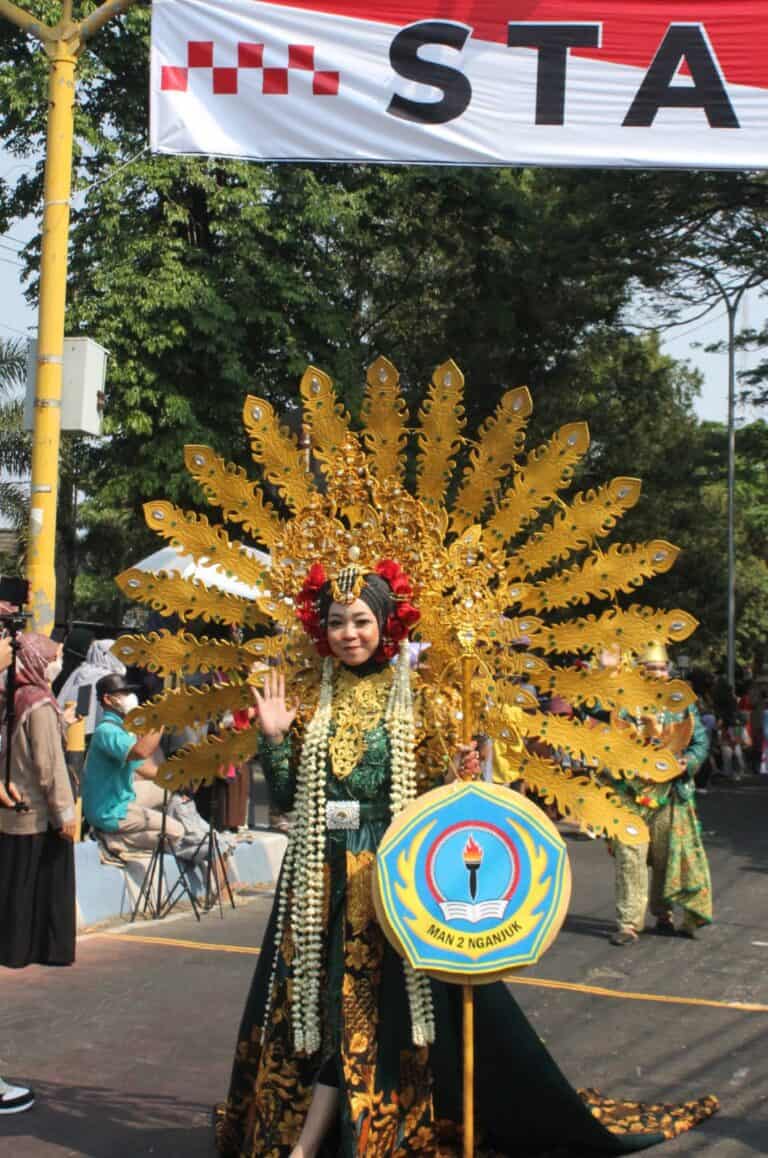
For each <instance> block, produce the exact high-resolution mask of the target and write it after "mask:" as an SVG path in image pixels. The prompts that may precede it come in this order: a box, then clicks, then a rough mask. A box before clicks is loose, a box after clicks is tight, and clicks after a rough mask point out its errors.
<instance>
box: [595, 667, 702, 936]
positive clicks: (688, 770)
mask: <svg viewBox="0 0 768 1158" xmlns="http://www.w3.org/2000/svg"><path fill="white" fill-rule="evenodd" d="M603 659H604V662H605V657H603ZM640 662H641V665H642V667H643V669H644V671H645V672H646V674H647V675H649V676H651V677H653V678H654V679H659V680H666V679H668V678H669V659H668V656H667V651H666V648H665V647H663V646H662V645H660V644H652V645H651V646H649V647H648V649H647V650H646V651H645V653H644V654H643V656H642V657H641V660H640ZM686 714H687V715H689V716H690V717H691V718H692V723H693V728H692V731H691V738H690V742H689V743H688V744H687V746H686V747H685V748H684V750H683V751H682V753H681V755H680V775H679V776H678V777H677V778H676V779H675V780H673V781H672V782H667V783H665V784H650V783H648V782H647V781H641V780H639V779H638V780H636V781H624V782H622V783H621V784H620V785H619V786H618V790H619V791H620V792H621V793H622V794H623V795H624V797H625V798H626V799H627V800H628V802H629V803H630V804H631V807H632V808H634V809H636V810H637V812H638V813H639V815H641V816H642V817H643V819H644V820H645V822H646V824H647V825H648V832H649V835H650V841H649V844H647V845H643V844H640V845H632V846H630V845H627V844H623V843H622V842H621V841H615V842H614V845H613V855H614V861H615V866H616V918H617V930H616V932H615V933H614V934H613V936H612V937H611V944H613V945H631V944H634V943H635V942H636V941H637V939H638V937H639V935H640V933H641V932H642V931H643V928H644V926H645V913H646V909H647V908H648V907H649V901H650V910H651V914H652V915H653V916H654V917H655V918H656V927H655V932H656V933H658V934H660V935H662V936H669V937H671V936H675V934H676V933H677V932H679V934H680V935H681V936H683V937H688V938H693V937H695V936H696V929H697V928H699V927H700V926H701V925H707V924H710V923H711V921H712V888H711V884H710V878H709V865H708V863H707V854H706V852H705V851H704V846H703V844H702V842H701V835H700V825H699V821H698V818H697V816H696V808H695V803H694V801H695V792H696V786H695V782H694V776H695V774H696V772H697V770H698V768H699V766H700V764H701V763H702V761H703V760H704V758H705V757H706V755H707V751H708V747H709V744H708V740H707V734H706V730H705V728H704V726H703V724H702V722H701V718H700V716H699V712H698V709H697V708H696V705H695V704H692V705H691V706H690V708H688V709H687V713H679V712H678V713H675V712H662V713H658V714H656V715H653V716H643V717H642V718H638V719H630V722H631V723H632V725H633V727H635V728H636V729H638V731H640V733H641V734H642V735H643V736H644V737H645V738H647V739H650V740H651V742H653V741H654V740H656V739H660V738H661V735H662V730H663V729H664V728H665V727H668V726H669V725H674V724H679V723H682V722H683V721H684V719H685V715H686ZM648 865H650V873H651V888H650V898H649V892H648ZM675 906H680V907H681V908H682V909H683V922H682V925H681V927H680V929H679V930H677V929H676V928H675V924H674V919H673V912H674V908H675Z"/></svg>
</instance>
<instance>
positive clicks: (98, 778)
mask: <svg viewBox="0 0 768 1158" xmlns="http://www.w3.org/2000/svg"><path fill="white" fill-rule="evenodd" d="M96 695H97V698H98V700H99V703H100V704H101V707H102V709H103V712H104V714H103V717H102V720H101V723H100V724H99V725H98V726H97V728H96V731H95V732H94V733H93V738H92V740H91V746H90V748H89V749H88V756H87V757H86V761H85V769H84V784H83V814H84V816H85V818H86V820H87V821H88V823H89V824H90V825H91V826H92V827H93V828H94V830H95V832H96V835H97V836H98V837H100V838H101V839H102V840H103V841H104V844H105V845H106V847H107V848H108V849H109V851H110V852H114V853H117V854H118V855H119V854H120V853H123V852H134V851H143V850H151V849H154V848H155V847H156V845H157V841H158V837H159V835H160V827H161V824H162V811H161V810H162V804H163V790H162V789H161V788H159V787H158V786H157V785H156V784H154V783H153V781H154V778H155V775H156V773H157V765H156V764H155V762H154V761H153V760H152V759H151V757H152V755H153V753H154V752H155V751H156V750H157V748H158V747H159V744H160V739H161V733H160V732H148V733H147V734H146V735H145V736H141V737H137V736H135V735H134V734H133V732H129V731H128V729H127V728H126V726H125V717H126V716H127V715H128V713H129V712H131V711H133V709H134V708H135V707H137V706H138V699H137V697H136V695H135V693H134V691H133V688H132V687H131V686H129V685H128V684H126V683H125V680H124V678H123V677H122V676H120V675H117V674H116V673H115V674H110V675H105V676H102V678H101V679H100V680H99V681H98V683H97V684H96ZM165 831H166V834H167V836H168V838H169V839H170V841H171V843H172V844H173V845H175V844H176V843H177V842H178V841H180V840H181V838H182V836H183V835H184V828H183V825H182V824H180V823H179V821H178V820H174V819H173V817H171V816H169V817H167V818H166V824H165Z"/></svg>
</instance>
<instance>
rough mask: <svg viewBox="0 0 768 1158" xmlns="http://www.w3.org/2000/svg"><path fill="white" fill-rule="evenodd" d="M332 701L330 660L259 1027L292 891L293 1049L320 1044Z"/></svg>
mask: <svg viewBox="0 0 768 1158" xmlns="http://www.w3.org/2000/svg"><path fill="white" fill-rule="evenodd" d="M332 700H333V661H332V660H331V659H330V658H328V659H326V660H325V662H324V664H323V674H322V679H321V682H320V698H319V701H318V705H317V709H316V711H315V714H314V715H313V717H312V719H311V720H310V722H309V724H308V725H307V730H306V733H305V736H304V743H303V745H302V749H301V756H300V758H299V768H298V775H297V780H296V813H295V819H294V823H293V827H292V832H291V835H290V837H289V841H288V848H287V850H286V855H285V863H284V868H283V874H282V879H281V886H280V894H279V899H278V909H277V919H276V926H275V956H274V959H273V963H272V970H271V974H270V979H269V988H268V996H267V1003H266V1007H265V1010H264V1018H263V1021H262V1028H263V1029H265V1028H266V1026H267V1024H268V1022H269V1017H270V1014H271V1012H272V1002H273V997H274V987H275V978H276V975H277V964H278V959H279V954H280V944H281V941H282V937H283V932H284V928H285V917H286V912H287V908H288V898H289V896H291V895H292V896H293V912H292V914H291V935H292V939H293V947H294V956H293V994H292V1002H291V1023H292V1028H293V1037H294V1046H295V1049H296V1051H297V1052H298V1053H302V1052H306V1053H307V1054H312V1053H314V1052H315V1051H316V1050H318V1049H319V1048H320V1040H321V1034H320V1017H319V1008H320V968H321V964H322V946H323V928H322V917H323V862H324V855H325V777H326V765H327V760H328V732H329V729H330V724H331V706H332Z"/></svg>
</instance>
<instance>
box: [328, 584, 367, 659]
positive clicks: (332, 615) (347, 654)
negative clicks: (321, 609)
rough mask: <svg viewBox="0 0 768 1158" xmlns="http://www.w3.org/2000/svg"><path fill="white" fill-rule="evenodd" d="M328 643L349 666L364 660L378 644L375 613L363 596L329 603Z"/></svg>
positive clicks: (333, 653) (334, 652)
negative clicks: (364, 601) (353, 599)
mask: <svg viewBox="0 0 768 1158" xmlns="http://www.w3.org/2000/svg"><path fill="white" fill-rule="evenodd" d="M328 646H329V647H330V649H331V654H332V655H334V656H335V657H336V659H340V660H341V662H342V663H346V664H348V665H349V666H350V667H358V666H359V665H360V664H361V663H366V662H367V660H369V659H370V658H371V656H372V655H373V653H374V652H375V651H376V649H377V647H378V646H379V625H378V623H377V622H376V616H375V615H374V614H373V612H372V611H371V609H370V607H369V606H368V605H367V604H366V603H363V601H362V599H356V600H355V602H354V603H332V604H331V606H330V608H329V610H328Z"/></svg>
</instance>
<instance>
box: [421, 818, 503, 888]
mask: <svg viewBox="0 0 768 1158" xmlns="http://www.w3.org/2000/svg"><path fill="white" fill-rule="evenodd" d="M462 828H466V829H468V830H471V831H476V830H477V829H485V831H486V832H492V833H493V835H494V836H497V837H498V838H499V840H500V841H501V842H502V844H504V845H505V846H506V848H507V850H508V852H509V854H510V858H511V860H512V872H511V873H510V875H509V884H508V885H507V889H506V891H505V892H504V893H502V897H503V899H504V900H505V901H508V900H509V898H510V897H511V896H512V894H513V892H514V891H515V886H516V885H517V882H518V880H519V877H520V857H519V855H518V852H517V849H516V848H515V845H514V842H513V841H512V840H511V839H510V837H509V836H508V835H507V833H506V832H504V830H503V829H501V828H499V827H498V826H497V825H495V824H491V823H490V821H487V820H474V821H471V822H470V821H466V820H461V821H459V822H458V823H457V824H452V825H451V826H450V827H449V828H446V830H445V832H443V833H441V835H440V836H439V837H438V838H437V840H436V841H435V843H434V844H433V845H432V847H431V848H430V850H429V852H428V853H427V863H426V865H425V866H424V871H425V873H426V877H427V884H428V886H429V891H430V892H431V894H432V896H433V897H434V898H435V900H436V901H437V902H438V904H440V902H441V901H444V900H445V897H444V896H443V894H442V893H441V892H440V890H439V889H438V887H437V882H436V881H435V876H434V861H435V857H436V856H437V854H438V852H439V851H440V848H441V847H442V845H443V844H445V842H446V840H447V839H448V837H449V836H453V834H454V833H455V832H458V831H459V830H460V829H462ZM470 835H471V832H470Z"/></svg>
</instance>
